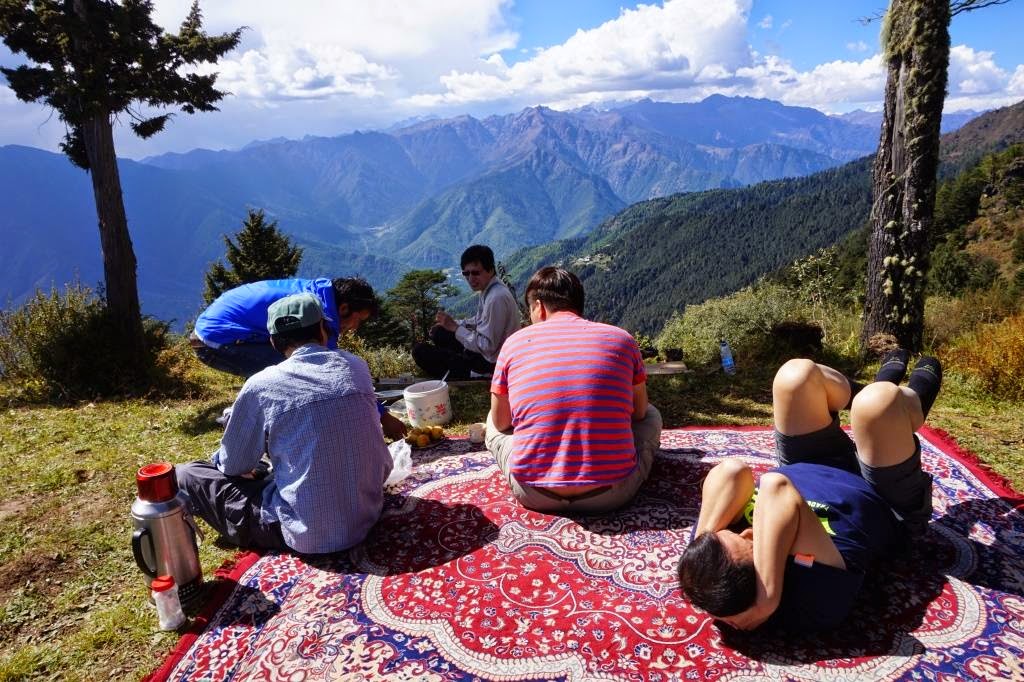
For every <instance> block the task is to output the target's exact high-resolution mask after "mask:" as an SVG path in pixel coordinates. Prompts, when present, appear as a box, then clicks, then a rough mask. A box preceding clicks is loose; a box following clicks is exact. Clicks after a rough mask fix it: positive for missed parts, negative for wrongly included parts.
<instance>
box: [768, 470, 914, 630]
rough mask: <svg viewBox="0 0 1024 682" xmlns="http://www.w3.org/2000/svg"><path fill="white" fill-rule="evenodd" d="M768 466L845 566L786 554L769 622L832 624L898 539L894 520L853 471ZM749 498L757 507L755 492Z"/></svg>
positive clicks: (807, 625) (823, 626)
mask: <svg viewBox="0 0 1024 682" xmlns="http://www.w3.org/2000/svg"><path fill="white" fill-rule="evenodd" d="M773 471H774V472H777V473H780V474H782V475H784V476H785V477H786V478H788V479H789V480H790V482H792V483H793V485H794V486H795V487H796V489H797V490H798V491H800V495H801V496H803V498H804V500H805V501H806V502H807V504H808V506H810V507H811V509H812V510H813V511H814V512H815V513H816V514H817V516H818V519H819V520H820V521H821V524H822V526H823V527H824V528H825V531H826V532H827V533H828V534H829V537H831V538H832V542H833V543H834V544H835V546H836V549H838V550H839V553H840V554H842V556H843V561H844V562H845V563H846V570H842V569H838V568H834V567H832V566H826V565H824V564H820V563H818V562H816V561H815V562H813V563H812V564H811V565H810V566H804V565H802V564H801V563H799V562H797V561H795V560H794V557H792V556H790V557H789V559H788V560H787V562H786V574H785V581H784V583H783V588H782V602H781V604H780V605H779V608H778V610H777V611H776V612H775V613H774V614H773V615H772V617H771V620H770V621H769V622H770V623H771V624H773V625H777V626H781V627H786V628H792V629H800V630H823V629H828V628H832V627H835V626H836V625H838V624H839V623H841V622H842V621H843V620H844V619H845V618H846V616H847V615H848V614H849V612H850V610H851V608H852V607H853V602H854V599H855V598H856V596H857V593H858V592H859V591H860V587H861V584H862V583H863V582H864V573H865V572H866V571H867V570H868V569H869V568H870V567H871V565H872V564H873V563H874V562H875V561H876V560H877V559H878V558H879V557H881V556H882V555H884V554H885V553H887V552H889V551H891V550H892V549H893V548H894V546H895V545H896V543H897V542H898V541H899V538H900V537H901V534H900V528H899V522H898V521H897V520H896V517H895V516H894V515H893V513H892V511H891V510H890V509H889V506H888V505H887V504H886V503H885V500H883V499H882V498H881V496H879V494H878V493H877V492H875V490H874V488H872V487H871V485H870V484H869V483H868V482H867V481H865V480H864V479H863V478H861V477H860V476H858V475H857V474H852V473H850V472H847V471H843V470H841V469H836V468H834V467H829V466H824V465H821V464H808V463H801V464H789V465H786V466H782V467H779V468H777V469H773ZM753 502H754V508H756V493H755V498H754V500H753ZM750 506H751V505H750V504H748V509H749V508H750Z"/></svg>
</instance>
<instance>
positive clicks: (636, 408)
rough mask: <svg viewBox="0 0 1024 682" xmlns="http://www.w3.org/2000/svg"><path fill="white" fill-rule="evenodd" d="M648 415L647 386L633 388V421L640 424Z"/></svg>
mask: <svg viewBox="0 0 1024 682" xmlns="http://www.w3.org/2000/svg"><path fill="white" fill-rule="evenodd" d="M645 414H647V384H646V383H643V384H637V385H636V386H634V387H633V421H635V422H638V421H640V420H641V419H643V418H644V415H645Z"/></svg>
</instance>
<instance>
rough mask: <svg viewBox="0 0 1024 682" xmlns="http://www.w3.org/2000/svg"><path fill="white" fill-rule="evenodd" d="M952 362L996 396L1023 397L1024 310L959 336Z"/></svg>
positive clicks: (954, 366) (953, 349)
mask: <svg viewBox="0 0 1024 682" xmlns="http://www.w3.org/2000/svg"><path fill="white" fill-rule="evenodd" d="M947 358H948V361H949V365H950V366H951V367H952V368H955V369H956V370H958V371H959V372H961V373H963V374H966V375H968V376H971V377H974V378H975V379H977V380H978V381H979V382H980V384H981V386H982V387H983V388H984V389H985V390H986V391H988V392H990V393H992V394H994V395H995V396H997V397H1002V398H1009V399H1022V398H1024V314H1019V313H1018V314H1016V315H1013V316H1011V317H1008V318H1006V319H1005V320H1003V321H1002V322H997V323H994V324H986V325H982V326H980V327H979V328H978V329H977V330H975V331H973V332H970V333H968V334H965V335H964V336H962V337H960V338H959V339H957V340H956V341H955V342H954V343H953V345H952V347H951V348H950V350H949V352H948V353H947Z"/></svg>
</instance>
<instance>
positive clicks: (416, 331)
mask: <svg viewBox="0 0 1024 682" xmlns="http://www.w3.org/2000/svg"><path fill="white" fill-rule="evenodd" d="M456 293H458V290H457V289H456V288H455V287H454V286H453V285H452V284H451V283H449V282H448V276H447V275H445V274H444V273H443V272H441V271H440V270H410V271H409V272H407V273H405V274H404V275H403V276H402V279H401V280H400V281H399V282H398V284H396V285H395V286H394V288H393V289H391V290H390V291H388V293H387V298H386V299H385V306H386V308H387V310H388V313H389V314H390V315H391V316H392V317H394V318H395V319H396V320H399V321H400V323H401V324H402V325H403V326H404V327H405V328H406V330H408V333H409V339H410V340H411V341H413V342H416V341H422V340H423V339H425V338H427V334H428V333H429V331H430V327H431V326H433V324H434V318H435V316H436V315H437V312H438V311H439V310H440V309H441V299H443V298H446V297H448V296H454V295H455V294H456Z"/></svg>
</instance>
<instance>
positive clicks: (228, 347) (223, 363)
mask: <svg viewBox="0 0 1024 682" xmlns="http://www.w3.org/2000/svg"><path fill="white" fill-rule="evenodd" d="M189 343H191V345H192V349H193V350H194V351H195V352H196V357H197V358H199V361H200V362H201V363H203V364H204V365H206V366H207V367H212V368H214V369H217V370H220V371H221V372H227V373H228V374H234V375H235V376H240V377H245V378H246V379H248V378H249V377H251V376H252V375H253V374H255V373H256V372H259V371H260V370H263V369H266V368H267V367H270V366H271V365H276V364H277V363H279V362H281V361H282V360H284V356H283V355H281V354H280V353H279V352H277V351H276V350H274V347H273V346H271V345H270V342H269V341H267V342H265V343H227V344H224V345H223V346H220V347H218V348H211V347H210V346H207V345H206V344H204V343H203V342H202V341H201V340H200V339H199V338H198V337H197V336H196V335H195V334H193V335H192V336H191V337H189Z"/></svg>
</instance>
